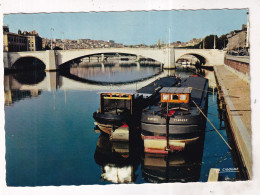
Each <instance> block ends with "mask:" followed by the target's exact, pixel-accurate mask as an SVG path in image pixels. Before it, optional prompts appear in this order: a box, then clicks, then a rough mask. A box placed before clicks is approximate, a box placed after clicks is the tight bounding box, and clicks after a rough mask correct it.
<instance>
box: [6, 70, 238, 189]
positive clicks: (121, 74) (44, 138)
mask: <svg viewBox="0 0 260 195" xmlns="http://www.w3.org/2000/svg"><path fill="white" fill-rule="evenodd" d="M167 73H168V71H166V72H164V73H161V69H160V68H159V67H148V66H146V67H142V66H141V67H134V66H133V67H105V68H104V67H103V69H102V68H101V67H91V68H86V67H85V68H83V67H78V68H71V69H70V70H69V71H67V73H66V74H64V73H58V72H52V73H45V72H38V73H36V72H32V73H16V74H12V75H5V83H4V84H5V135H6V137H5V141H6V183H7V185H8V186H49V185H54V186H59V185H90V184H111V183H138V184H141V183H149V182H189V181H202V182H205V181H207V179H208V174H209V170H210V168H220V180H222V181H225V180H229V181H234V180H241V176H240V172H239V171H240V169H239V167H238V166H237V164H236V160H235V158H234V155H233V154H232V153H231V152H230V151H229V150H228V147H227V146H226V145H225V144H224V142H223V141H222V140H221V139H220V137H219V136H218V135H217V133H216V132H215V131H214V130H213V128H212V126H211V125H210V124H209V123H207V124H206V134H205V143H204V147H203V146H202V147H201V150H200V151H198V155H196V156H194V154H193V155H189V154H181V153H180V154H176V155H171V156H167V157H165V156H153V155H147V154H146V155H144V154H143V153H142V151H141V150H142V147H140V148H138V147H139V146H129V145H128V144H127V143H111V142H110V141H109V139H108V137H107V136H104V135H100V133H96V132H95V131H94V128H95V125H94V119H93V117H92V114H93V112H95V111H96V110H97V109H98V107H99V94H98V93H99V92H100V91H107V90H110V89H112V90H116V89H119V90H120V91H121V90H123V89H125V90H127V91H134V90H135V89H136V88H138V87H140V85H141V84H140V83H138V82H137V83H136V82H134V83H132V85H131V86H130V85H127V82H131V81H137V80H141V79H144V78H150V79H155V78H156V77H158V74H167ZM171 73H172V72H171ZM175 74H176V75H180V76H188V75H191V74H193V73H192V72H188V71H178V70H177V71H176V72H175ZM62 75H64V76H62ZM154 75H157V76H154ZM124 82H125V83H124ZM102 83H103V84H102ZM118 83H119V84H118ZM120 83H121V84H120ZM114 85H116V86H114ZM216 98H217V95H216V93H215V94H214V95H213V93H212V92H210V93H209V101H208V102H209V103H208V104H209V109H208V117H209V119H210V120H211V121H212V123H213V124H214V125H215V127H216V128H217V129H219V130H220V133H221V134H222V135H223V137H224V138H225V139H226V140H227V135H226V129H225V125H224V122H220V120H219V118H218V111H217V103H216V102H217V101H216ZM131 148H134V149H131ZM136 151H139V152H136ZM236 171H238V172H236Z"/></svg>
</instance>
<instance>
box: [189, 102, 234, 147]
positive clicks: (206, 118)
mask: <svg viewBox="0 0 260 195" xmlns="http://www.w3.org/2000/svg"><path fill="white" fill-rule="evenodd" d="M192 102H193V103H194V105H195V106H196V107H197V108H198V109H199V111H200V112H201V114H202V115H203V116H204V117H205V118H206V119H207V121H209V123H210V124H211V126H212V127H213V128H214V130H215V131H216V132H217V133H218V134H219V136H220V137H221V139H222V140H223V141H224V142H225V144H226V145H227V146H228V147H229V149H230V150H232V148H231V147H230V146H229V144H228V143H227V142H226V140H225V139H224V137H223V136H222V135H221V134H220V133H219V131H218V130H217V129H216V127H215V126H214V125H213V124H212V123H211V121H210V120H209V119H208V117H207V116H206V115H205V114H204V113H203V111H202V110H201V109H200V107H199V106H198V105H197V104H196V103H195V102H194V101H193V100H192Z"/></svg>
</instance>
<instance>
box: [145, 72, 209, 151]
mask: <svg viewBox="0 0 260 195" xmlns="http://www.w3.org/2000/svg"><path fill="white" fill-rule="evenodd" d="M181 87H192V93H191V97H192V100H193V101H194V102H195V103H196V104H197V105H198V106H199V107H200V109H201V110H202V111H203V112H204V113H207V109H208V108H207V104H208V103H207V99H208V96H207V90H208V80H207V79H205V78H201V77H188V78H187V79H184V80H183V81H182V83H181ZM145 110H146V111H144V112H143V113H142V118H141V128H142V138H143V139H144V147H145V151H146V152H149V151H150V152H153V150H154V149H160V150H163V149H164V148H165V146H166V142H167V137H166V117H165V116H162V115H161V114H160V113H158V112H156V109H155V110H154V111H153V108H146V109H145ZM149 111H150V112H149ZM151 111H152V112H151ZM189 111H190V114H186V115H173V116H172V117H170V119H169V134H168V139H169V144H170V146H171V147H172V149H173V150H182V149H184V147H187V145H191V144H192V143H195V142H197V141H198V140H199V139H200V137H201V136H202V134H203V133H205V124H206V119H205V117H204V116H203V115H202V114H201V113H200V112H199V111H198V109H197V108H196V107H195V105H193V106H192V107H190V110H189ZM162 153H164V151H162Z"/></svg>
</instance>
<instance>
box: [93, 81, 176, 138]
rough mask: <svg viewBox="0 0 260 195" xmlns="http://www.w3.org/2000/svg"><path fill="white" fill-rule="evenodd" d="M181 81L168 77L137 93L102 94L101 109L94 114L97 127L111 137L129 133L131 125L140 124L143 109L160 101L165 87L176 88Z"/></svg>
mask: <svg viewBox="0 0 260 195" xmlns="http://www.w3.org/2000/svg"><path fill="white" fill-rule="evenodd" d="M179 81H180V80H179V79H178V78H177V77H174V76H168V77H163V78H160V79H157V80H155V81H154V82H152V83H150V84H148V85H147V86H145V87H143V88H141V89H139V90H137V91H136V93H123V92H104V93H100V107H99V109H98V110H97V111H96V112H94V113H93V118H94V119H95V125H96V126H97V128H99V129H100V130H101V131H102V132H104V133H106V134H109V135H112V134H113V133H114V132H115V130H116V129H119V131H120V135H121V134H122V133H121V132H123V134H125V132H126V133H128V130H129V129H128V126H129V123H138V121H139V123H140V118H141V113H142V109H143V108H144V107H146V106H148V105H149V104H153V103H154V102H157V101H158V100H159V97H160V94H159V91H160V90H161V89H162V88H163V87H171V86H174V85H176V84H177V83H178V82H179ZM118 135H119V134H118ZM115 136H116V133H115ZM121 137H125V138H124V139H126V141H127V139H128V136H125V135H123V136H121ZM115 139H117V138H115ZM121 141H123V140H121Z"/></svg>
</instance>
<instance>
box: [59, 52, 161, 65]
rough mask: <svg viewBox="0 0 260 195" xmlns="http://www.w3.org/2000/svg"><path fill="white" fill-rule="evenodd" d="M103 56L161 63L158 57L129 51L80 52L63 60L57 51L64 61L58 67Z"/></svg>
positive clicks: (60, 55) (60, 54) (60, 53)
mask: <svg viewBox="0 0 260 195" xmlns="http://www.w3.org/2000/svg"><path fill="white" fill-rule="evenodd" d="M102 54H104V56H107V55H109V54H111V55H113V54H114V55H116V54H120V55H129V56H136V57H137V60H138V58H139V57H143V58H147V59H153V60H155V61H158V62H161V63H163V62H162V60H161V59H158V57H156V55H149V54H143V53H139V52H130V51H120V50H119V51H116V50H115V51H97V52H95V51H93V52H91V53H90V52H87V53H82V52H80V53H79V54H78V55H74V56H71V58H69V59H64V58H63V57H62V52H60V51H59V53H58V55H57V56H58V59H64V60H59V64H58V65H59V66H62V65H64V64H66V63H69V62H73V61H77V60H79V59H82V58H85V57H91V56H95V55H102Z"/></svg>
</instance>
